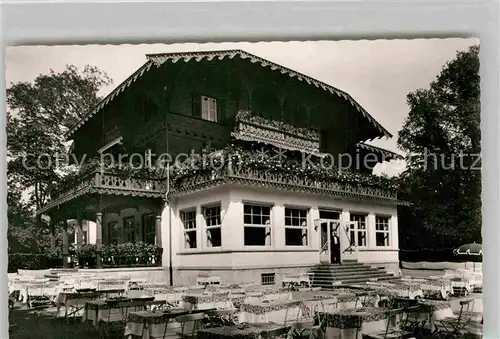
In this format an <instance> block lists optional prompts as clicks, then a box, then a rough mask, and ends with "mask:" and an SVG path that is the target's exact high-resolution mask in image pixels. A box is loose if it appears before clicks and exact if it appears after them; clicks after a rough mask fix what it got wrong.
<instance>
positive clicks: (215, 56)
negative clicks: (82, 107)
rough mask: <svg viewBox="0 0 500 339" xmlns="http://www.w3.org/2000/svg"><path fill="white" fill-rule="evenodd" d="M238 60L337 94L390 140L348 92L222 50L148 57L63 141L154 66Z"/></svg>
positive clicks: (258, 59) (243, 54) (238, 52)
mask: <svg viewBox="0 0 500 339" xmlns="http://www.w3.org/2000/svg"><path fill="white" fill-rule="evenodd" d="M235 57H239V58H241V59H244V60H245V59H246V60H248V61H249V62H251V63H253V64H255V63H257V64H259V65H260V66H261V67H269V68H270V70H271V71H275V72H280V73H281V74H284V75H288V76H289V77H290V78H296V79H297V80H298V81H304V82H306V83H307V84H309V85H312V86H315V87H317V88H320V89H322V90H324V91H326V92H329V93H331V94H332V95H336V96H338V97H340V98H342V99H344V100H346V101H347V102H348V103H349V104H350V105H351V106H352V107H354V108H355V109H356V111H357V112H358V113H359V114H361V115H362V116H363V117H364V118H365V119H367V120H368V121H369V122H370V123H371V125H372V126H373V127H374V128H376V130H378V132H379V133H380V134H379V136H378V137H387V138H392V134H391V133H389V131H387V130H386V129H385V128H384V127H383V126H382V125H381V124H380V123H379V122H378V121H377V120H375V119H374V118H373V117H372V116H371V115H370V114H369V113H368V112H367V111H366V110H365V109H364V108H363V107H362V106H361V105H360V104H359V103H358V102H356V100H354V99H353V98H352V97H351V96H350V95H349V94H348V93H346V92H344V91H341V90H339V89H338V88H335V87H333V86H330V85H328V84H326V83H324V82H321V81H319V80H316V79H314V78H312V77H310V76H307V75H305V74H302V73H299V72H297V71H294V70H292V69H289V68H287V67H284V66H281V65H279V64H276V63H274V62H271V61H269V60H266V59H263V58H261V57H258V56H256V55H253V54H251V53H248V52H245V51H243V50H224V51H207V52H187V53H164V54H147V55H146V58H147V62H146V63H145V64H144V65H143V66H142V67H140V68H139V69H138V70H137V71H135V72H134V73H133V74H132V75H131V76H129V77H128V78H127V79H126V80H125V81H123V82H122V83H121V84H120V85H119V86H117V87H116V88H115V89H114V90H113V91H112V92H111V93H109V94H108V95H107V96H106V97H105V98H104V99H103V100H101V101H100V102H99V104H97V105H96V106H95V107H94V108H92V109H91V110H90V111H89V112H88V113H87V114H86V115H85V116H84V117H83V118H82V119H81V120H80V121H78V122H77V123H76V124H75V125H74V126H73V127H71V129H70V130H69V131H68V132H67V133H66V138H67V139H70V138H71V136H72V135H73V134H74V133H75V132H76V131H77V130H78V129H79V128H80V127H82V126H83V125H84V124H85V123H86V122H87V121H88V120H90V118H92V117H93V116H94V115H96V114H97V113H98V112H99V111H101V110H102V109H103V108H104V107H105V106H107V105H108V104H109V103H110V102H111V101H113V99H115V98H116V97H117V96H118V95H119V94H120V93H122V92H124V91H125V90H126V89H127V88H128V87H130V85H132V84H133V83H134V82H135V81H137V80H138V79H139V78H141V77H143V76H144V75H145V74H146V73H147V72H149V71H150V70H151V68H152V66H153V65H155V66H156V67H161V66H162V65H163V64H165V63H166V62H172V63H176V62H179V61H183V62H189V61H196V62H199V61H202V60H207V61H211V60H224V59H233V58H235Z"/></svg>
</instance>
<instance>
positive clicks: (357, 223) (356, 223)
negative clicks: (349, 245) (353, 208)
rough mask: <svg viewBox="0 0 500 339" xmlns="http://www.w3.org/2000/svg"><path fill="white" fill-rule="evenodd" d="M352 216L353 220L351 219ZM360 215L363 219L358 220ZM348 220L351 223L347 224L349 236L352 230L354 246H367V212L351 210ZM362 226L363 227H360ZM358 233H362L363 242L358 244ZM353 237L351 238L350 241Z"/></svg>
mask: <svg viewBox="0 0 500 339" xmlns="http://www.w3.org/2000/svg"><path fill="white" fill-rule="evenodd" d="M353 217H354V220H353ZM359 217H362V218H363V220H359V219H358V218H359ZM349 221H350V222H351V224H350V225H349V237H350V236H351V233H352V232H354V243H355V246H356V247H360V248H364V247H367V246H368V232H367V223H368V214H366V213H362V212H358V213H356V212H352V213H350V215H349ZM361 226H363V227H361ZM360 234H363V235H364V238H363V240H364V241H363V242H362V244H361V245H360V244H359V239H360ZM352 240H353V239H351V241H352Z"/></svg>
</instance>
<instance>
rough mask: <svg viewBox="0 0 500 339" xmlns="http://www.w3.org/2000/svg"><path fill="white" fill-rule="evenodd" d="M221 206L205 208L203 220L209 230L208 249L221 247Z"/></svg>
mask: <svg viewBox="0 0 500 339" xmlns="http://www.w3.org/2000/svg"><path fill="white" fill-rule="evenodd" d="M220 210H221V208H220V205H215V206H205V207H203V209H202V211H203V218H204V219H205V225H206V228H207V247H221V246H222V234H221V215H220V213H221V212H220Z"/></svg>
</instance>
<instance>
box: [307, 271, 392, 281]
mask: <svg viewBox="0 0 500 339" xmlns="http://www.w3.org/2000/svg"><path fill="white" fill-rule="evenodd" d="M386 275H387V272H359V273H356V274H353V273H347V274H340V273H339V274H330V275H314V276H312V277H310V278H309V280H311V279H313V280H317V279H324V280H342V278H349V277H366V278H373V277H381V276H386Z"/></svg>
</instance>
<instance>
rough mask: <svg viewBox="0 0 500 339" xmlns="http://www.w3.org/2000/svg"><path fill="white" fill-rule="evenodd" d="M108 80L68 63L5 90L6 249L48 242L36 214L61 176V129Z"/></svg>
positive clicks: (31, 248) (35, 247) (18, 249)
mask: <svg viewBox="0 0 500 339" xmlns="http://www.w3.org/2000/svg"><path fill="white" fill-rule="evenodd" d="M111 83H112V81H111V79H110V78H109V77H108V76H107V74H106V73H105V72H103V71H101V70H99V69H98V68H96V67H94V66H85V67H84V69H83V71H82V72H80V71H79V70H78V69H77V68H76V67H75V66H66V68H65V69H64V71H62V72H59V73H56V72H54V71H53V70H50V71H49V73H48V74H44V75H42V74H40V75H39V76H37V77H36V78H35V79H34V81H33V82H19V83H15V84H14V83H13V84H11V86H10V87H9V88H8V89H7V93H6V97H7V100H6V101H7V159H8V163H7V178H8V193H7V196H8V218H9V220H8V222H9V228H8V237H9V252H10V253H12V252H30V253H34V252H39V251H40V250H44V249H46V248H47V247H49V246H50V241H49V240H48V239H49V236H48V233H49V230H48V226H45V227H41V226H43V225H44V223H43V222H37V221H36V220H35V218H34V212H35V210H37V209H39V208H40V207H41V206H43V205H44V204H45V203H46V202H47V201H48V199H49V190H50V187H51V185H52V184H54V183H55V182H57V181H59V180H60V179H61V177H62V176H64V175H65V172H64V169H65V167H66V166H67V163H66V162H65V160H67V159H60V158H58V157H57V156H58V155H64V154H66V152H67V144H66V142H65V140H64V134H65V132H66V131H67V129H68V128H69V127H71V126H72V125H73V124H74V123H75V122H76V121H77V120H78V119H80V118H82V117H83V116H84V115H85V114H86V113H87V112H88V111H89V110H90V109H91V108H92V107H94V106H95V105H96V104H97V103H98V102H99V100H100V98H99V97H98V95H97V93H98V91H99V89H100V88H101V87H103V86H107V85H110V84H111ZM23 195H27V197H28V200H27V201H26V202H25V201H24V200H23ZM53 231H54V230H52V232H53ZM56 240H57V239H53V241H56ZM53 244H54V243H53V242H52V246H50V247H53Z"/></svg>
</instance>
